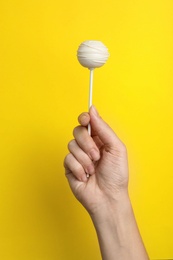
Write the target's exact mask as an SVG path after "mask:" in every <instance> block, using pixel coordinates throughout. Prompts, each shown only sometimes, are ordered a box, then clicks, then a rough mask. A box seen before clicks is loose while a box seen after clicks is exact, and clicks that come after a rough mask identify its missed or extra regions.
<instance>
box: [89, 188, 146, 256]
mask: <svg viewBox="0 0 173 260" xmlns="http://www.w3.org/2000/svg"><path fill="white" fill-rule="evenodd" d="M91 218H92V221H93V223H94V226H95V229H96V232H97V236H98V240H99V244H100V249H101V253H102V259H103V260H105V259H106V260H113V259H115V256H116V259H117V260H119V259H124V260H126V259H128V260H130V259H133V260H138V259H141V260H148V259H149V258H148V256H147V253H146V250H145V247H144V245H143V242H142V239H141V236H140V233H139V230H138V227H137V224H136V220H135V217H134V213H133V209H132V206H131V202H130V198H129V196H128V192H127V191H124V192H122V194H119V197H118V199H117V200H115V201H114V202H113V201H112V202H108V203H107V204H102V207H100V209H99V210H97V211H95V212H94V214H92V215H91Z"/></svg>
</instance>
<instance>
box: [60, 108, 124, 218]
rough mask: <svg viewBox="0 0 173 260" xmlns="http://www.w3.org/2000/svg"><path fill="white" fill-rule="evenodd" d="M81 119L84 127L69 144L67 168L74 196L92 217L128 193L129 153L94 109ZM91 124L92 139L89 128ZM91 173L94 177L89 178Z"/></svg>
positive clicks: (78, 128)
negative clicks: (124, 193) (122, 194)
mask: <svg viewBox="0 0 173 260" xmlns="http://www.w3.org/2000/svg"><path fill="white" fill-rule="evenodd" d="M78 120H79V123H80V126H77V127H76V128H75V129H74V138H75V139H74V140H72V141H71V142H69V144H68V148H69V151H70V153H69V154H68V155H67V156H66V158H65V160H64V166H65V169H66V176H67V179H68V181H69V184H70V187H71V189H72V191H73V193H74V195H75V196H76V198H77V199H78V200H79V201H80V202H81V203H82V204H83V206H84V207H85V208H86V209H87V210H88V212H89V213H90V214H94V213H95V212H97V211H98V210H99V209H100V208H101V210H103V207H104V206H106V205H108V204H109V203H112V202H115V201H117V200H118V199H119V196H120V194H121V193H123V192H124V191H125V192H127V186H128V163H127V152H126V148H125V145H124V144H123V143H122V142H121V141H120V139H119V138H118V137H117V136H116V134H115V133H114V132H113V130H112V129H111V128H110V127H109V126H108V125H107V124H106V123H105V122H104V121H103V119H102V118H101V117H100V116H99V115H98V113H97V111H96V109H95V108H94V107H93V106H92V107H91V108H90V111H89V113H82V114H81V115H80V116H79V118H78ZM89 123H90V124H91V129H92V134H91V136H89V134H88V131H87V127H86V126H87V125H88V124H89ZM87 174H90V176H89V178H87V177H86V175H87Z"/></svg>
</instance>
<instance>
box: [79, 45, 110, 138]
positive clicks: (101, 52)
mask: <svg viewBox="0 0 173 260" xmlns="http://www.w3.org/2000/svg"><path fill="white" fill-rule="evenodd" d="M108 57H109V52H108V49H107V47H106V46H105V45H104V44H103V43H102V42H101V41H84V42H82V43H81V44H80V46H79V48H78V51H77V58H78V61H79V62H80V64H81V65H82V66H84V67H86V68H88V69H89V70H90V87H89V104H88V107H89V108H90V107H91V105H92V92H93V91H92V90H93V72H94V69H95V68H100V67H101V66H103V65H104V64H105V63H106V61H107V59H108ZM88 132H89V134H90V135H91V127H90V125H88Z"/></svg>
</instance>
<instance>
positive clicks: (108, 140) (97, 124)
mask: <svg viewBox="0 0 173 260" xmlns="http://www.w3.org/2000/svg"><path fill="white" fill-rule="evenodd" d="M90 118H91V119H90V123H91V128H92V131H93V133H94V135H96V136H98V137H99V139H100V140H101V141H102V143H103V144H104V145H105V146H106V147H107V148H110V149H114V148H115V147H116V148H117V147H118V148H119V149H121V148H123V146H124V144H123V143H122V142H121V140H120V139H119V138H118V136H117V135H116V134H115V133H114V131H113V130H112V129H111V128H110V126H109V125H108V124H107V123H106V122H105V121H104V120H103V119H102V118H101V117H100V116H99V114H98V112H97V110H96V108H95V107H94V106H92V107H91V108H90Z"/></svg>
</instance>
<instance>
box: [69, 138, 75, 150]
mask: <svg viewBox="0 0 173 260" xmlns="http://www.w3.org/2000/svg"><path fill="white" fill-rule="evenodd" d="M74 144H75V140H74V139H73V140H71V141H70V142H69V143H68V150H69V151H71V149H72V148H73V146H74Z"/></svg>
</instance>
